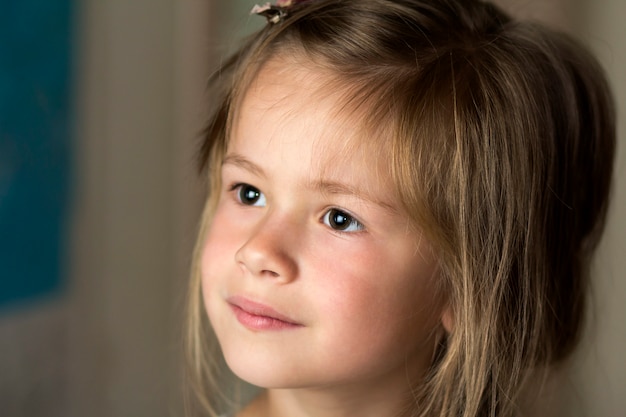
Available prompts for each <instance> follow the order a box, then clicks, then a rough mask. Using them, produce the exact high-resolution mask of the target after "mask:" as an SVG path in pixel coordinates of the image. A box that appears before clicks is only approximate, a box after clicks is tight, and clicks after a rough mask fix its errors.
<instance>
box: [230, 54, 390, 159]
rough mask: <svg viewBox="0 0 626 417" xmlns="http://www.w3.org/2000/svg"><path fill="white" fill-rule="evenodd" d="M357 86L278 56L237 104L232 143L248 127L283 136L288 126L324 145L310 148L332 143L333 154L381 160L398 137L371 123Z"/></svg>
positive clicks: (315, 66)
mask: <svg viewBox="0 0 626 417" xmlns="http://www.w3.org/2000/svg"><path fill="white" fill-rule="evenodd" d="M353 84H355V83H354V81H352V82H349V81H348V80H347V79H346V78H345V77H342V76H341V75H340V74H335V73H333V71H331V70H329V69H328V68H327V67H325V66H323V65H320V64H315V63H313V62H311V61H310V60H307V59H306V58H298V57H282V56H277V57H273V58H271V59H269V60H268V61H267V62H266V63H264V64H263V65H262V66H261V67H260V69H259V70H258V71H257V72H256V74H255V75H254V77H253V78H252V80H251V82H250V84H249V85H248V87H247V88H246V89H245V91H244V92H243V93H242V94H241V97H240V98H239V99H238V100H237V102H238V105H237V106H236V109H235V112H234V114H233V119H232V120H233V124H232V134H231V135H230V136H231V140H237V138H238V137H239V136H240V135H238V133H241V132H240V130H241V129H243V128H250V129H253V130H255V131H256V132H257V133H263V134H264V135H270V136H280V135H283V134H285V133H286V132H285V128H286V127H289V129H288V133H291V134H294V137H293V138H292V139H294V140H296V139H297V137H298V136H314V137H316V138H318V139H319V141H321V142H323V143H316V141H313V142H312V143H311V145H318V146H320V147H322V148H323V147H326V146H327V145H329V144H330V145H332V153H331V155H332V156H336V157H340V156H341V155H350V154H354V155H357V154H358V155H361V156H365V155H368V154H372V155H377V156H378V158H376V159H378V160H380V159H382V158H381V156H383V155H384V154H386V153H387V150H386V149H387V148H388V145H387V143H388V142H389V141H390V139H391V136H392V134H393V133H392V132H391V131H390V129H384V128H382V127H381V126H383V125H385V124H382V123H381V124H378V125H376V126H375V124H373V123H371V119H372V117H371V111H370V110H371V105H369V104H364V103H363V102H360V101H359V100H358V99H355V97H354V90H355V88H353V87H354V86H353ZM260 129H264V131H263V132H260V131H259V130H260ZM319 141H317V142H319ZM303 145H306V143H303ZM331 155H329V156H331Z"/></svg>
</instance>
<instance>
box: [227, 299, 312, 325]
mask: <svg viewBox="0 0 626 417" xmlns="http://www.w3.org/2000/svg"><path fill="white" fill-rule="evenodd" d="M230 308H231V309H232V310H233V312H234V313H235V317H237V320H238V321H239V323H241V324H243V325H244V326H245V327H247V328H248V329H250V330H287V329H296V328H298V327H301V326H300V325H299V324H295V323H289V322H287V321H283V320H279V319H275V318H274V317H268V316H258V315H256V314H252V313H248V312H247V311H245V310H243V309H241V308H240V307H238V306H236V305H234V304H230Z"/></svg>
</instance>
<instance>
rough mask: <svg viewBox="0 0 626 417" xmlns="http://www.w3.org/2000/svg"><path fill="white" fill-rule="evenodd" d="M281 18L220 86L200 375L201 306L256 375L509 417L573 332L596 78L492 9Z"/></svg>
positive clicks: (372, 10)
mask: <svg viewBox="0 0 626 417" xmlns="http://www.w3.org/2000/svg"><path fill="white" fill-rule="evenodd" d="M281 12H283V13H282V14H281V15H280V16H279V18H277V23H268V25H267V26H266V27H265V28H264V29H263V30H262V31H261V32H260V33H258V34H257V35H256V36H255V37H253V38H252V39H251V40H250V41H249V42H248V43H247V44H246V45H245V46H244V47H243V48H242V49H241V50H240V51H239V53H237V54H236V55H235V56H234V57H233V59H231V60H230V61H229V62H228V63H227V64H226V65H225V66H224V67H223V68H222V70H221V71H220V72H219V74H218V75H217V76H216V77H215V78H214V81H215V83H216V86H217V84H219V86H218V87H221V89H222V90H221V91H220V92H219V96H218V99H217V100H218V102H217V107H216V110H215V112H214V114H213V116H212V118H211V121H210V124H209V129H208V131H207V135H206V138H205V141H204V143H203V147H202V153H201V161H202V164H203V166H205V167H207V170H208V172H209V177H210V190H209V198H208V201H207V205H206V209H205V213H204V218H203V225H202V230H201V233H200V238H199V242H198V248H197V252H196V256H195V258H196V267H195V272H194V276H193V278H192V282H191V297H190V309H189V311H190V313H189V330H190V331H189V335H188V338H189V342H190V343H189V354H190V358H191V360H192V365H193V369H192V374H193V375H195V376H196V377H197V378H198V381H203V380H210V378H211V375H214V373H213V371H212V370H211V369H210V368H211V366H212V365H211V363H209V362H207V359H206V357H205V356H203V355H204V354H205V353H206V352H207V349H206V348H205V346H204V343H205V341H206V336H205V334H204V333H203V331H204V330H206V329H205V324H206V322H207V320H206V318H205V316H206V312H207V311H208V313H209V314H208V315H209V317H210V321H211V324H212V327H213V328H214V329H215V332H216V334H217V338H218V339H219V343H220V345H221V347H222V348H223V353H224V355H225V357H226V360H227V362H228V363H229V365H230V366H231V368H232V369H233V371H234V372H235V373H236V374H237V375H239V376H241V377H242V378H243V379H245V380H248V381H249V382H252V383H254V384H257V385H261V386H264V387H267V388H307V387H308V388H311V387H318V388H319V387H322V386H325V387H331V386H333V387H335V388H336V387H337V386H339V385H343V386H348V385H350V384H352V385H351V386H354V383H356V381H360V382H361V385H360V386H361V387H365V386H366V385H367V384H370V385H371V384H375V385H376V386H377V387H378V390H379V391H380V387H381V386H384V387H389V389H390V390H393V389H396V388H397V387H398V386H400V385H402V384H404V385H403V389H402V390H401V393H400V394H401V395H402V396H403V398H404V399H405V400H406V405H407V410H408V411H407V413H409V415H437V416H439V415H441V416H459V415H463V416H477V415H490V414H489V413H492V415H495V414H497V415H506V414H508V413H509V412H510V411H511V404H512V402H513V400H514V399H515V395H516V393H517V391H518V389H519V387H520V386H521V382H522V381H523V379H524V378H525V377H526V376H527V375H528V374H529V373H530V372H531V371H534V370H537V369H543V368H545V367H546V366H548V365H550V364H551V363H553V362H555V361H558V360H560V359H562V358H564V357H566V356H567V355H568V353H569V352H570V351H571V350H572V348H573V347H574V346H575V344H576V342H577V340H578V337H579V333H580V330H581V324H582V323H581V322H582V319H583V311H584V309H583V306H584V300H585V288H586V285H587V275H588V271H589V261H590V255H591V253H592V251H593V250H594V248H595V247H596V244H597V241H598V239H599V237H600V233H601V231H602V228H603V225H604V217H605V213H606V208H607V201H608V194H609V185H610V178H611V169H612V157H613V150H614V146H615V143H614V121H613V109H612V105H611V100H610V96H609V93H608V90H607V87H606V84H605V81H604V78H603V76H602V73H601V71H600V70H599V68H598V67H597V65H596V63H595V61H594V60H593V59H592V58H591V57H590V56H589V55H588V54H586V53H585V52H584V51H583V50H582V49H581V48H580V47H579V46H578V45H576V44H575V43H574V42H573V41H571V40H570V39H569V38H567V37H565V36H563V35H561V34H557V33H555V32H551V31H549V30H547V29H545V28H542V27H540V26H537V25H534V24H529V23H520V22H517V21H514V20H511V19H510V18H509V17H508V16H506V15H505V14H503V13H502V12H501V11H499V10H498V9H497V8H495V7H494V6H492V5H490V4H488V3H485V2H482V1H468V0H464V1H452V0H423V1H417V0H394V1H392V0H355V1H349V0H311V1H305V2H299V4H296V5H293V6H289V7H286V8H285V9H282V10H281ZM203 295H204V297H203ZM205 304H206V306H205ZM205 307H206V309H205ZM271 317H273V318H277V319H279V320H271V319H270V318H271ZM272 358H274V359H272ZM399 371H402V372H401V373H399ZM399 375H403V376H404V378H403V379H402V384H400V383H399V379H398V376H399ZM396 391H398V390H397V389H396ZM387 394H388V393H387ZM411 413H412V414H411Z"/></svg>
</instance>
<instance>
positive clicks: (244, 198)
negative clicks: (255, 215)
mask: <svg viewBox="0 0 626 417" xmlns="http://www.w3.org/2000/svg"><path fill="white" fill-rule="evenodd" d="M233 191H235V193H236V196H237V200H238V201H239V202H240V203H241V204H244V205H246V206H257V207H265V204H266V201H265V195H264V194H263V193H262V192H261V191H259V189H258V188H256V187H253V186H251V185H250V184H237V185H235V186H234V187H233Z"/></svg>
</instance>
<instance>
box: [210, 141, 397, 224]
mask: <svg viewBox="0 0 626 417" xmlns="http://www.w3.org/2000/svg"><path fill="white" fill-rule="evenodd" d="M223 165H234V166H237V167H239V168H241V169H244V170H246V171H248V172H251V173H252V174H254V175H257V176H259V177H262V178H267V174H266V173H265V170H264V169H263V168H262V167H261V166H259V165H257V164H255V163H254V162H252V161H250V160H249V159H247V158H246V157H245V156H243V155H241V154H238V153H230V154H227V155H226V156H225V157H224V160H223V162H222V166H223ZM306 187H307V188H309V189H311V190H315V191H317V192H319V193H321V194H326V195H347V196H353V197H356V198H358V199H360V200H364V201H368V202H370V203H373V204H376V205H378V206H380V207H382V208H384V209H386V210H388V211H391V212H393V213H397V212H398V209H397V207H395V206H394V205H392V204H389V203H388V202H386V201H384V200H381V199H378V198H375V197H374V196H372V195H370V194H369V193H367V192H365V191H364V190H362V189H360V188H357V187H353V186H351V185H349V184H346V183H342V182H338V181H331V180H326V179H318V180H315V181H310V182H308V183H307V184H306Z"/></svg>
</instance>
